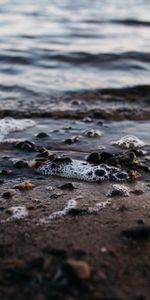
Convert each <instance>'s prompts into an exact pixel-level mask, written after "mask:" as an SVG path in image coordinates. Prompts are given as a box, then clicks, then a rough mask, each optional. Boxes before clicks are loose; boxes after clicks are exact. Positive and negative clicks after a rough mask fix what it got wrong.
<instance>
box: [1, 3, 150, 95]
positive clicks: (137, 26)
mask: <svg viewBox="0 0 150 300" xmlns="http://www.w3.org/2000/svg"><path fill="white" fill-rule="evenodd" d="M149 12H150V1H149V0H145V1H144V0H126V1H122V0H82V1H81V0H80V1H79V0H75V1H73V0H63V1H60V0H36V1H35V0H26V1H21V0H3V1H2V0H1V1H0V97H1V99H3V100H4V99H6V100H7V99H9V98H12V99H14V100H15V99H17V98H20V97H22V99H23V98H24V99H25V98H26V97H30V96H31V97H32V96H34V95H35V94H36V97H37V99H38V97H39V98H41V97H42V96H44V95H53V94H56V93H57V94H59V93H65V92H66V91H67V92H68V91H77V90H85V89H86V90H94V89H101V88H110V87H115V88H122V87H124V86H131V87H132V86H135V85H140V84H145V85H146V84H149V83H150V76H149V75H150V13H149Z"/></svg>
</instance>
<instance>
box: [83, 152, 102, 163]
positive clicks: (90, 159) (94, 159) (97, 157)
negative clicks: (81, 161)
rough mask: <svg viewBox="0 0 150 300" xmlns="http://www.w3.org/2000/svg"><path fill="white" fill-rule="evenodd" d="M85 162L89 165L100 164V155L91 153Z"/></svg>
mask: <svg viewBox="0 0 150 300" xmlns="http://www.w3.org/2000/svg"><path fill="white" fill-rule="evenodd" d="M86 160H87V161H88V162H89V163H91V164H99V163H100V153H98V152H92V153H90V154H89V155H88V156H87V158H86Z"/></svg>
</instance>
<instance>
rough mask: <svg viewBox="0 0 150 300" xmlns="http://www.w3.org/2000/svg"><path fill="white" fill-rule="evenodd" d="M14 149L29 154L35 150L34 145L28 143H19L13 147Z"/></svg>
mask: <svg viewBox="0 0 150 300" xmlns="http://www.w3.org/2000/svg"><path fill="white" fill-rule="evenodd" d="M15 148H17V149H21V150H25V151H29V152H34V151H36V150H37V148H36V146H35V144H34V143H32V142H30V141H23V142H19V143H17V144H16V145H15Z"/></svg>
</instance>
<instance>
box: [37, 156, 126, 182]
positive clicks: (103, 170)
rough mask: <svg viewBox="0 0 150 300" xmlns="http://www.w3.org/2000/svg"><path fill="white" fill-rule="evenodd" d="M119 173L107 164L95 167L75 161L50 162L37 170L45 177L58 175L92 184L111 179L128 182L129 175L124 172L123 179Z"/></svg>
mask: <svg viewBox="0 0 150 300" xmlns="http://www.w3.org/2000/svg"><path fill="white" fill-rule="evenodd" d="M119 171H120V169H118V168H115V167H112V166H108V165H106V164H100V165H98V166H95V165H91V164H90V163H88V162H84V161H80V160H75V159H73V160H72V161H71V162H69V163H65V162H64V163H59V162H57V163H55V162H53V161H49V162H48V163H47V164H45V165H43V166H42V167H39V168H38V169H37V172H38V173H40V174H43V175H57V176H61V177H66V178H75V179H79V180H83V181H90V182H102V181H104V180H108V179H109V178H112V179H113V178H114V180H115V181H123V180H126V179H127V178H128V175H127V173H126V172H124V177H123V178H121V177H119V176H118V173H119Z"/></svg>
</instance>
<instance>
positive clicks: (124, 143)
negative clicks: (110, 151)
mask: <svg viewBox="0 0 150 300" xmlns="http://www.w3.org/2000/svg"><path fill="white" fill-rule="evenodd" d="M111 144H112V145H116V146H118V147H120V148H123V149H134V148H141V147H143V146H144V145H145V143H144V142H143V141H142V140H140V139H139V138H137V137H136V136H134V135H126V136H124V137H122V138H121V139H119V140H117V141H112V142H111Z"/></svg>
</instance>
